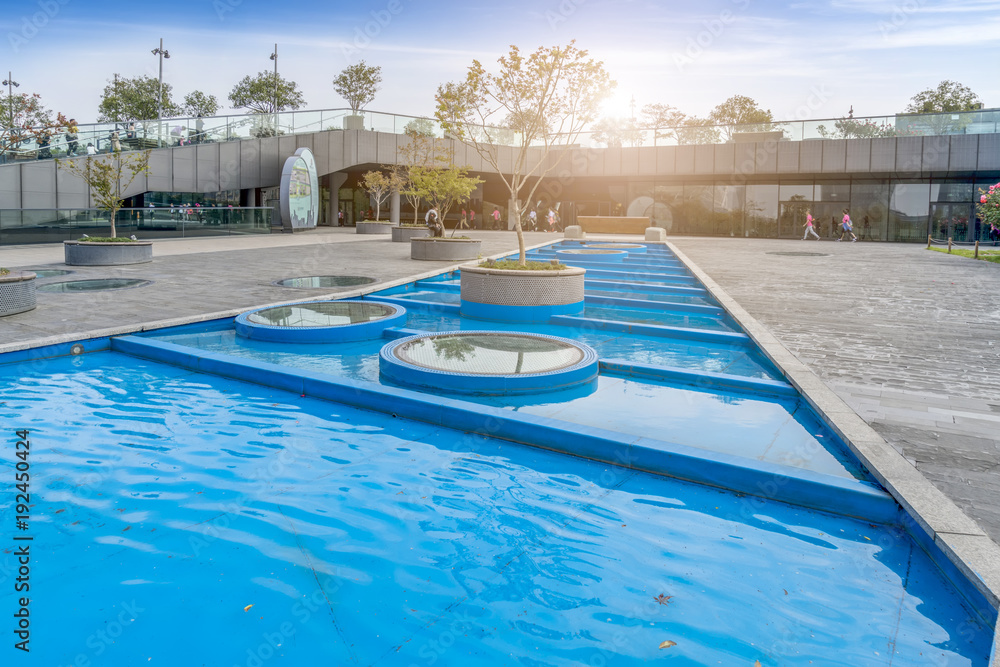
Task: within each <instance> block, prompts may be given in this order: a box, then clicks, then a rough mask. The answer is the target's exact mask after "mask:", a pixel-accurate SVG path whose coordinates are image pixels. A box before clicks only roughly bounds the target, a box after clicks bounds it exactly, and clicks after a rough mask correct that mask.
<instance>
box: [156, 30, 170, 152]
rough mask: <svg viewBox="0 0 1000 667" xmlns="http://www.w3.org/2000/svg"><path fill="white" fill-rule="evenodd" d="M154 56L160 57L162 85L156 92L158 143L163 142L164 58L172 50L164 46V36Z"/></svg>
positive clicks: (168, 55) (167, 56)
mask: <svg viewBox="0 0 1000 667" xmlns="http://www.w3.org/2000/svg"><path fill="white" fill-rule="evenodd" d="M152 53H153V55H154V56H159V57H160V86H159V88H158V89H157V93H156V135H157V136H156V145H157V146H159V145H160V144H162V143H163V59H164V58H169V57H170V52H169V51H167V50H166V49H164V48H163V38H162V37H161V38H160V46H159V47H158V48H155V49H153V51H152Z"/></svg>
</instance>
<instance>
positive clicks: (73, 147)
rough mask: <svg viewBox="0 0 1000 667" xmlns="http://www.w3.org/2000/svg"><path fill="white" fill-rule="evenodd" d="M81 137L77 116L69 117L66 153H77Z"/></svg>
mask: <svg viewBox="0 0 1000 667" xmlns="http://www.w3.org/2000/svg"><path fill="white" fill-rule="evenodd" d="M79 138H80V128H79V126H78V125H77V124H76V118H70V119H69V127H67V128H66V155H67V156H71V155H76V152H77V150H79V147H80V144H79V143H77V140H78V139H79Z"/></svg>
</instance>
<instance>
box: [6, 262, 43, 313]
mask: <svg viewBox="0 0 1000 667" xmlns="http://www.w3.org/2000/svg"><path fill="white" fill-rule="evenodd" d="M34 309H35V274H34V273H33V272H31V271H11V272H10V273H8V274H7V275H5V276H0V317H4V316H5V315H16V314H18V313H23V312H26V311H29V310H34Z"/></svg>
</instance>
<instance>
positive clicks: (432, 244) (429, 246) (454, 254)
mask: <svg viewBox="0 0 1000 667" xmlns="http://www.w3.org/2000/svg"><path fill="white" fill-rule="evenodd" d="M482 244H483V242H482V241H480V240H479V239H436V238H431V237H427V238H415V239H410V259H426V260H437V261H441V262H461V261H463V260H469V259H476V258H477V257H479V251H480V249H481V248H482Z"/></svg>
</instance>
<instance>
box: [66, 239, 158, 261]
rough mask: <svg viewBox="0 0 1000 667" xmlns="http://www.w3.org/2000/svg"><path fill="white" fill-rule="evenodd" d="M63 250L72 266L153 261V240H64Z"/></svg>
mask: <svg viewBox="0 0 1000 667" xmlns="http://www.w3.org/2000/svg"><path fill="white" fill-rule="evenodd" d="M63 252H64V255H65V258H66V260H65V261H66V263H67V264H69V265H70V266H119V265H122V264H143V263H145V262H152V261H153V242H152V241H130V242H128V243H124V242H122V243H107V242H104V243H102V242H98V241H63Z"/></svg>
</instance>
